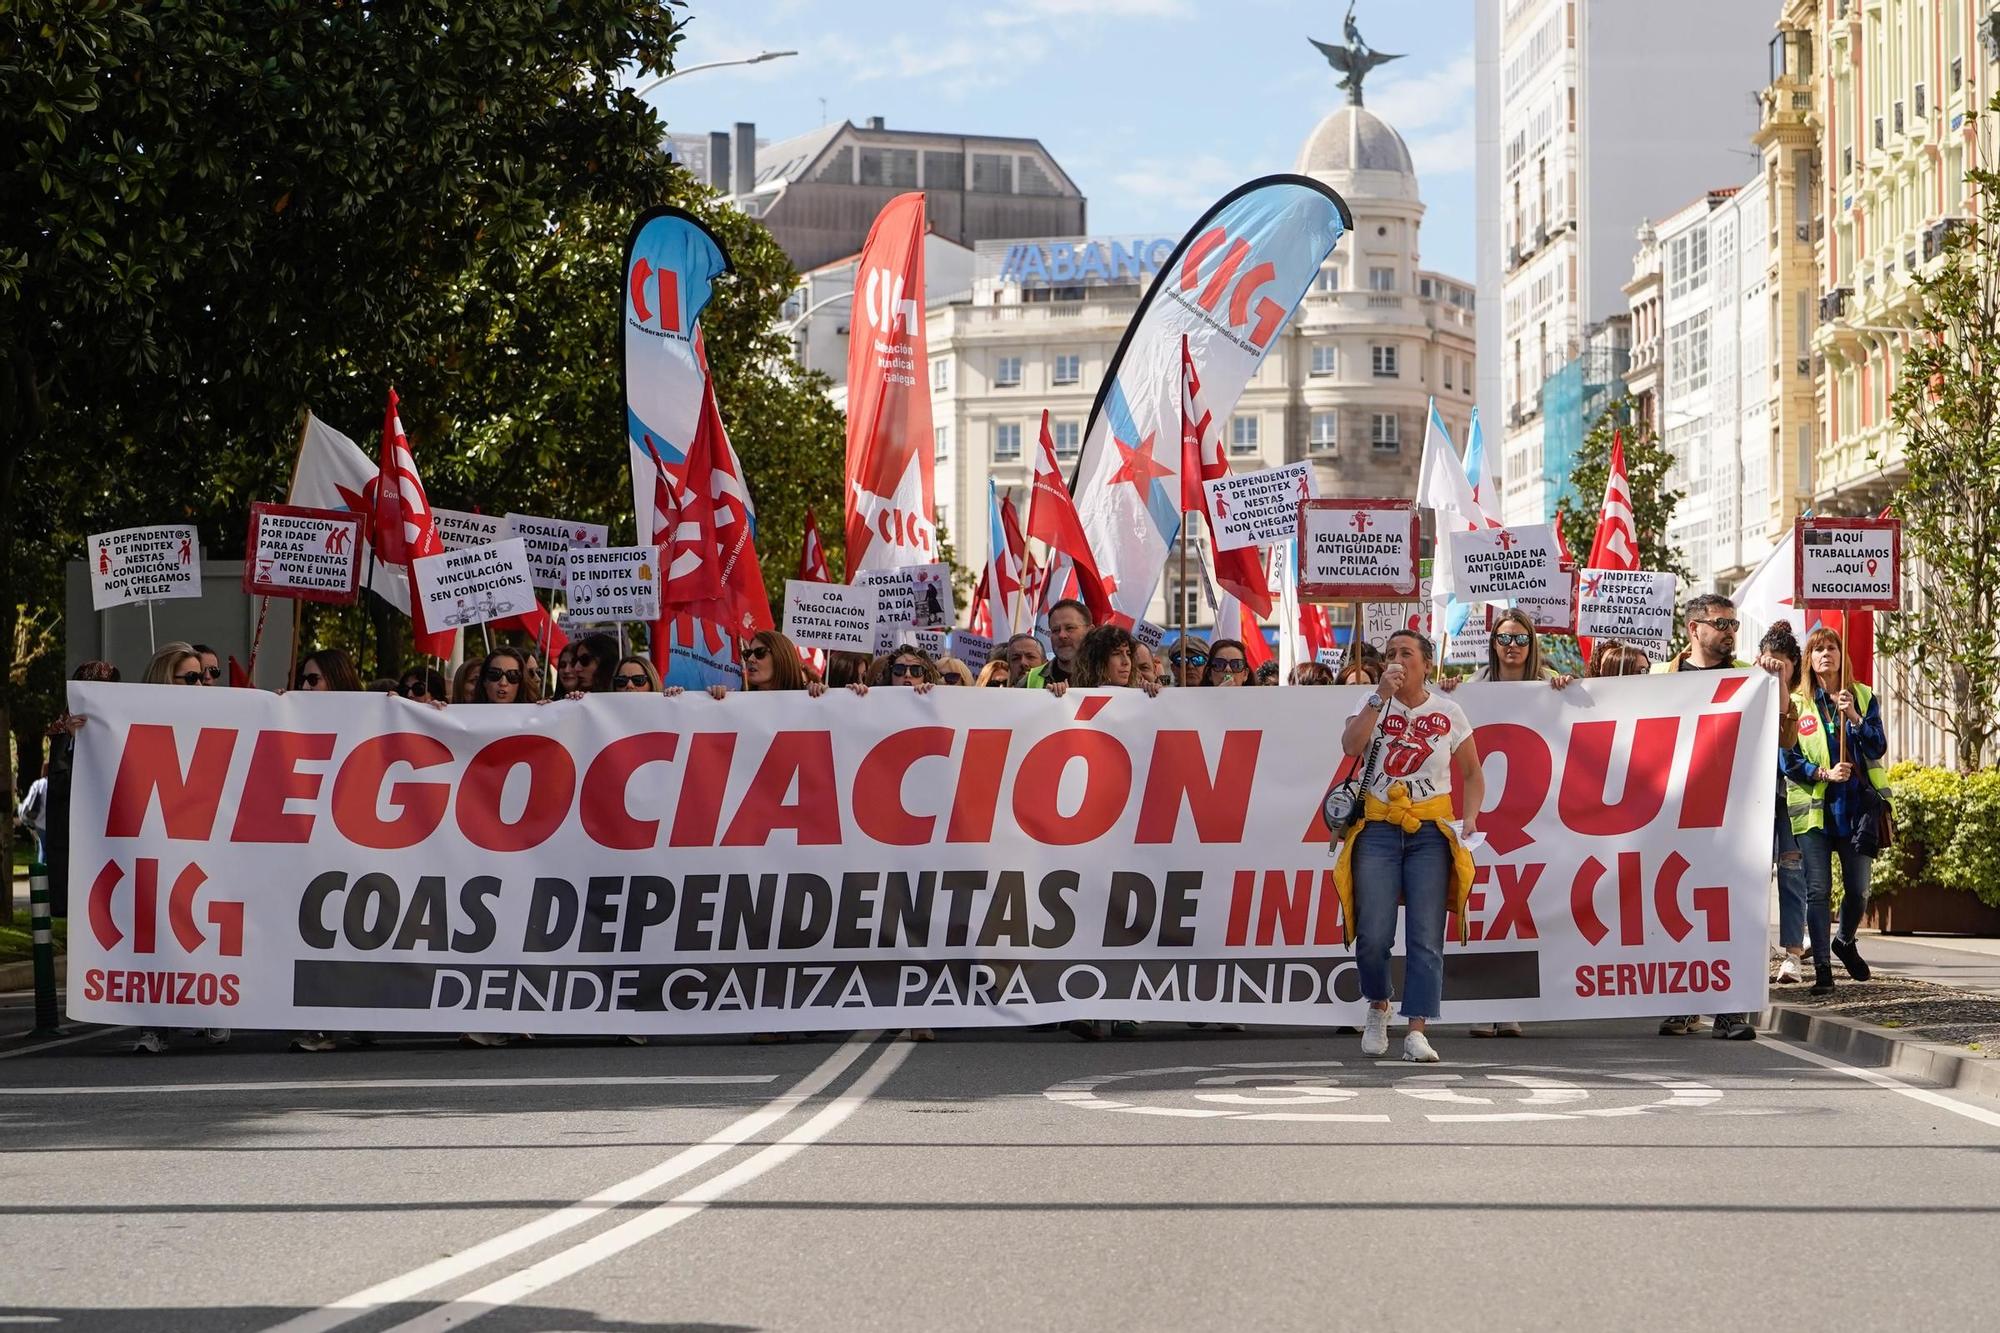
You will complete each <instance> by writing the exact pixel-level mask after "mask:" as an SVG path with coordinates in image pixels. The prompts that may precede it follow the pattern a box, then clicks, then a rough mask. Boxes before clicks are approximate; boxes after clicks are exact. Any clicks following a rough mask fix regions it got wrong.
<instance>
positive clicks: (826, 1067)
mask: <svg viewBox="0 0 2000 1333" xmlns="http://www.w3.org/2000/svg"><path fill="white" fill-rule="evenodd" d="M875 1035H876V1034H875V1033H873V1032H860V1033H856V1034H855V1035H854V1036H853V1037H851V1038H849V1039H848V1040H847V1041H846V1042H845V1043H843V1044H842V1045H841V1047H840V1048H839V1049H838V1050H836V1051H835V1052H834V1053H833V1054H831V1055H829V1056H828V1057H827V1058H826V1059H824V1060H822V1061H821V1062H820V1063H819V1064H818V1065H816V1066H814V1068H813V1069H812V1071H811V1072H810V1073H808V1074H807V1075H806V1076H805V1077H804V1078H802V1079H800V1080H799V1081H798V1082H797V1083H795V1084H793V1085H792V1087H791V1089H790V1091H788V1092H785V1093H783V1094H782V1095H780V1096H778V1097H774V1098H772V1099H771V1100H770V1101H769V1102H766V1103H765V1104H764V1105H763V1106H762V1107H760V1108H758V1109H757V1110H755V1111H752V1112H751V1113H750V1114H748V1115H746V1116H744V1117H743V1118H742V1119H740V1120H737V1121H736V1122H735V1123H733V1124H731V1125H729V1126H728V1127H726V1128H724V1129H720V1130H717V1131H716V1132H715V1133H714V1134H711V1135H709V1137H708V1138H706V1139H704V1140H703V1141H702V1142H700V1143H697V1144H695V1145H694V1146H693V1147H691V1148H683V1149H682V1150H681V1151H680V1152H677V1153H675V1154H674V1155H673V1156H672V1157H669V1158H667V1159H666V1160H665V1161H663V1162H661V1163H660V1164H659V1165H657V1166H654V1167H650V1168H648V1169H647V1170H645V1171H642V1172H640V1173H639V1174H638V1175H636V1176H633V1177H631V1178H630V1179H627V1180H621V1181H619V1182H618V1183H617V1184H615V1185H611V1186H609V1187H607V1188H605V1189H601V1190H599V1191H598V1192H597V1193H595V1194H593V1195H591V1196H590V1197H589V1198H587V1199H584V1200H581V1201H580V1202H577V1203H574V1204H571V1205H570V1206H569V1207H567V1208H559V1209H557V1210H556V1211H555V1212H553V1213H550V1214H548V1215H547V1216H545V1217H539V1218H536V1219H535V1220H534V1221H532V1222H526V1223H523V1224H522V1225H520V1226H518V1227H515V1228H513V1229H512V1230H510V1231H503V1232H501V1233H500V1234H499V1235H497V1236H494V1237H492V1238H491V1239H490V1240H483V1241H480V1242H479V1243H478V1244H476V1245H473V1246H470V1247H468V1248H466V1249H463V1250H460V1251H459V1252H458V1253H456V1254H448V1255H446V1256H445V1257H444V1258H442V1259H437V1260H434V1261H432V1262H431V1263H428V1264H425V1265H423V1266H422V1267H420V1268H413V1269H411V1270H410V1271H409V1272H407V1273H404V1274H402V1275H401V1276H398V1277H392V1278H389V1279H388V1280H387V1281H384V1282H378V1283H376V1284H375V1285H374V1286H372V1287H364V1288H363V1289H362V1290H360V1291H357V1292H355V1293H354V1294H353V1295H351V1296H343V1297H341V1298H340V1299H339V1300H337V1301H334V1302H333V1303H331V1304H329V1305H327V1306H324V1307H323V1308H321V1309H318V1310H313V1311H311V1312H309V1313H306V1314H302V1315H300V1316H298V1317H297V1318H295V1319H290V1320H287V1321H286V1322H284V1323H282V1324H278V1325H275V1326H274V1327H273V1328H272V1329H271V1331H270V1333H320V1331H321V1330H325V1329H331V1328H338V1327H340V1326H341V1325H342V1324H347V1323H351V1322H353V1321H354V1320H356V1319H360V1318H362V1317H363V1316H365V1315H367V1314H369V1313H371V1312H372V1311H375V1310H379V1309H381V1308H382V1307H383V1306H385V1305H395V1304H397V1303H398V1302H400V1301H407V1300H412V1299H414V1298H416V1297H418V1296H421V1295H423V1294H424V1293H425V1292H427V1291H430V1290H433V1289H434V1288H437V1287H441V1286H443V1285H444V1284H445V1283H447V1282H451V1281H454V1280H455V1279H458V1278H461V1277H464V1276H465V1275H466V1274H468V1273H473V1272H477V1271H478V1270H479V1269H481V1268H484V1267H486V1265H488V1264H491V1263H497V1262H498V1261H499V1260H502V1259H505V1258H507V1257H508V1256H509V1255H512V1254H518V1253H520V1252H521V1251H522V1250H525V1249H527V1248H529V1247H530V1246H533V1245H539V1244H540V1243H541V1242H543V1241H545V1240H547V1239H548V1238H549V1237H551V1236H559V1235H561V1234H562V1233H563V1232H565V1231H569V1230H571V1229H573V1228H575V1227H579V1226H582V1225H583V1224H584V1223H586V1222H588V1221H590V1220H591V1219H593V1218H596V1217H599V1216H602V1215H603V1214H604V1213H606V1212H608V1211H610V1210H611V1209H612V1208H615V1207H617V1206H618V1205H619V1204H623V1203H629V1202H631V1201H632V1200H634V1199H637V1198H640V1197H642V1196H644V1195H647V1194H650V1193H652V1192H653V1191H654V1190H656V1189H658V1188H660V1186H662V1185H665V1184H666V1183H667V1182H669V1181H672V1180H678V1179H679V1178H680V1177H682V1176H685V1175H687V1174H688V1173H689V1172H691V1171H694V1170H696V1169H698V1168H700V1167H702V1166H706V1165H707V1164H708V1163H710V1162H712V1161H714V1160H715V1159H716V1158H718V1157H720V1156H722V1155H723V1154H724V1153H726V1152H728V1151H730V1150H731V1149H732V1148H735V1147H736V1146H737V1145H738V1144H741V1143H744V1142H746V1141H747V1140H749V1139H752V1138H755V1137H756V1136H757V1135H759V1134H761V1133H763V1132H764V1131H765V1130H767V1129H769V1128H770V1127H771V1126H772V1125H774V1124H776V1123H777V1122H778V1121H780V1120H782V1119H784V1118H785V1117H786V1116H787V1115H789V1114H791V1113H792V1112H793V1111H794V1110H797V1109H798V1107H799V1105H800V1103H802V1102H804V1101H805V1100H806V1099H807V1098H809V1097H812V1096H815V1095H816V1094H818V1093H819V1092H821V1091H823V1090H824V1089H825V1088H826V1086H827V1085H828V1084H830V1083H832V1082H833V1080H834V1079H836V1078H838V1077H839V1076H840V1075H841V1073H842V1072H844V1071H845V1070H846V1068H847V1067H848V1066H849V1065H851V1064H853V1063H854V1061H855V1059H856V1058H857V1057H859V1056H860V1054H861V1053H862V1052H863V1051H864V1050H866V1049H867V1048H868V1044H869V1042H871V1041H872V1040H874V1038H875ZM892 1049H904V1048H900V1047H898V1048H892Z"/></svg>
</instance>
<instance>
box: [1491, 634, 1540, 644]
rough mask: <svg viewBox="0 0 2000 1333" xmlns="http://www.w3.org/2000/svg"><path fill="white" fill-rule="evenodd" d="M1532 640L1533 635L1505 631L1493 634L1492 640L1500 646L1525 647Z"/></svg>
mask: <svg viewBox="0 0 2000 1333" xmlns="http://www.w3.org/2000/svg"><path fill="white" fill-rule="evenodd" d="M1534 641H1535V636H1534V635H1532V634H1514V633H1507V634H1496V635H1494V636H1493V642H1495V643H1497V644H1499V645H1500V646H1501V647H1502V648H1526V647H1527V646H1528V645H1529V644H1531V643H1533V642H1534Z"/></svg>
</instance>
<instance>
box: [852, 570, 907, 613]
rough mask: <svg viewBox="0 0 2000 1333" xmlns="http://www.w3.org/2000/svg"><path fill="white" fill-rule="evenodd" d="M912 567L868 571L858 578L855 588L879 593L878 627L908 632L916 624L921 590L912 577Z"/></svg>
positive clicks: (877, 594)
mask: <svg viewBox="0 0 2000 1333" xmlns="http://www.w3.org/2000/svg"><path fill="white" fill-rule="evenodd" d="M911 568H912V567H911V566H909V565H899V566H897V567H895V568H893V569H864V570H862V571H861V572H860V573H859V574H856V575H855V576H854V586H855V587H857V588H869V589H872V590H873V591H874V593H875V624H876V625H877V627H880V628H887V629H908V628H909V627H910V626H911V625H912V624H914V623H915V622H916V617H917V587H916V581H915V580H914V579H913V578H911V577H910V570H911Z"/></svg>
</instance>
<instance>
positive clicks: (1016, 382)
mask: <svg viewBox="0 0 2000 1333" xmlns="http://www.w3.org/2000/svg"><path fill="white" fill-rule="evenodd" d="M993 387H994V388H996V389H1018V388H1020V387H1021V358H1020V357H1018V356H1003V357H997V358H995V359H994V362H993Z"/></svg>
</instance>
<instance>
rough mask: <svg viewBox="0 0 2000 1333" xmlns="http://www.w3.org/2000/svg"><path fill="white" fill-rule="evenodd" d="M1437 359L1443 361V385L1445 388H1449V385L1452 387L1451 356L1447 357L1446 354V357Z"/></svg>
mask: <svg viewBox="0 0 2000 1333" xmlns="http://www.w3.org/2000/svg"><path fill="white" fill-rule="evenodd" d="M1439 359H1440V360H1442V361H1443V362H1444V387H1445V388H1447V389H1449V388H1451V387H1452V383H1451V362H1452V358H1450V357H1448V356H1447V357H1440V358H1439Z"/></svg>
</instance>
